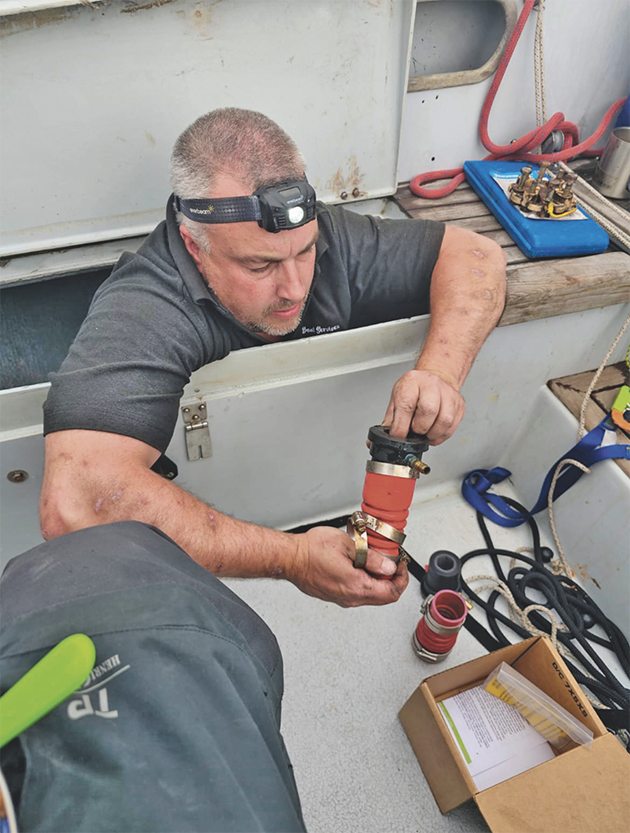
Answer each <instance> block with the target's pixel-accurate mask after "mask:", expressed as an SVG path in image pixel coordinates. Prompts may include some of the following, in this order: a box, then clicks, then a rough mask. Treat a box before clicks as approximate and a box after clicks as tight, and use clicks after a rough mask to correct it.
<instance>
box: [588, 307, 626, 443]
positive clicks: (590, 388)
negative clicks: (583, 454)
mask: <svg viewBox="0 0 630 833" xmlns="http://www.w3.org/2000/svg"><path fill="white" fill-rule="evenodd" d="M628 324H630V313H629V314H628V315H627V317H626V320H625V321H624V322H623V324H622V326H621V329H620V330H619V332H618V333H617V335H616V336H615V339H614V341H613V343H612V344H611V345H610V348H609V350H608V352H607V353H606V355H605V356H604V359H603V361H602V363H601V364H600V366H599V367H598V368H597V370H596V371H595V375H594V376H593V378H592V380H591V384H590V385H589V386H588V390H587V391H586V393H585V395H584V399H583V400H582V407H581V408H580V425H579V427H578V435H577V438H578V440H581V439H582V437H583V436H584V429H585V425H586V408H587V406H588V403H589V400H590V398H591V394H592V393H593V390H594V389H595V385H596V384H597V380H598V379H599V377H600V376H601V375H602V372H603V370H604V368H605V367H606V365H607V364H608V359H610V357H611V356H612V354H613V352H614V350H615V347H616V346H617V345H618V344H619V342H620V341H621V337H622V336H623V334H624V333H625V331H626V330H627V329H628Z"/></svg>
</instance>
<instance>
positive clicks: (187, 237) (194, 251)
mask: <svg viewBox="0 0 630 833" xmlns="http://www.w3.org/2000/svg"><path fill="white" fill-rule="evenodd" d="M179 233H180V235H181V238H182V240H183V241H184V245H185V246H186V249H187V250H188V254H189V255H190V256H191V257H192V259H193V260H194V261H195V263H196V265H197V269H199V271H200V272H201V258H200V257H199V253H200V251H201V247H200V246H199V243H197V241H196V240H195V238H194V237H193V236H192V234H191V233H190V229H188V228H186V226H185V225H183V224H182V225H180V227H179Z"/></svg>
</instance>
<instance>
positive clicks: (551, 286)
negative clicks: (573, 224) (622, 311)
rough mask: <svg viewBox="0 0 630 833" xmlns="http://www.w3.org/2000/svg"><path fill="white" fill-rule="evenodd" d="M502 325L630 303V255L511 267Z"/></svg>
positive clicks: (523, 264)
mask: <svg viewBox="0 0 630 833" xmlns="http://www.w3.org/2000/svg"><path fill="white" fill-rule="evenodd" d="M507 277H508V288H507V301H506V306H505V311H504V313H503V316H502V317H501V320H500V321H499V326H505V325H507V324H516V323H519V322H521V321H532V320H534V319H538V318H552V317H553V316H554V315H565V314H567V313H571V312H583V311H584V310H587V309H593V308H595V307H603V306H610V305H612V304H623V303H627V302H628V301H630V255H627V254H625V253H624V252H604V254H601V255H590V256H589V257H573V258H563V259H562V260H539V261H533V260H532V261H530V262H528V263H521V264H515V265H512V266H508V269H507Z"/></svg>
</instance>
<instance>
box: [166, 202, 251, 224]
mask: <svg viewBox="0 0 630 833" xmlns="http://www.w3.org/2000/svg"><path fill="white" fill-rule="evenodd" d="M175 211H181V212H182V214H184V215H185V216H186V217H188V219H189V220H195V221H196V222H197V223H248V222H258V220H260V216H261V215H260V203H259V201H258V197H221V198H219V199H216V200H210V199H208V200H182V199H180V198H179V197H175Z"/></svg>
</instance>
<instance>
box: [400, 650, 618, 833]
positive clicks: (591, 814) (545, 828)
mask: <svg viewBox="0 0 630 833" xmlns="http://www.w3.org/2000/svg"><path fill="white" fill-rule="evenodd" d="M501 662H507V663H509V664H510V665H512V666H513V667H514V668H515V669H516V670H517V671H519V672H520V673H521V674H524V675H525V676H526V677H527V678H528V679H530V680H531V681H532V682H533V683H535V684H536V685H537V686H539V687H540V688H541V689H542V690H543V691H544V692H545V693H546V694H548V695H549V696H550V697H552V698H553V699H554V700H556V702H558V703H559V704H560V705H561V706H563V707H564V708H565V709H566V710H567V711H569V712H570V713H571V714H572V715H573V716H574V717H576V718H577V719H578V720H579V721H580V722H581V723H583V724H584V725H585V726H588V728H589V729H591V731H592V732H593V736H594V737H593V746H592V748H591V749H590V750H589V749H585V748H583V747H579V746H575V747H574V748H571V749H568V750H567V751H564V752H562V753H561V754H558V755H557V756H556V757H555V758H553V759H552V760H550V761H547V762H546V763H544V764H540V765H539V766H536V767H534V768H533V769H530V770H528V771H527V772H522V773H521V774H520V775H517V776H515V777H514V778H510V779H508V780H507V781H503V782H502V783H500V784H497V785H496V786H494V787H491V788H490V789H487V790H483V791H478V790H477V788H476V787H475V783H474V781H473V779H472V777H471V776H470V774H469V772H468V769H467V767H466V764H465V762H464V761H463V759H462V757H461V755H460V752H459V750H458V748H457V746H456V744H455V742H454V740H453V739H452V737H451V734H450V732H449V730H448V727H447V725H446V723H445V721H444V719H443V717H442V714H441V712H440V711H439V709H438V707H437V703H438V702H439V701H440V700H443V699H445V698H446V697H450V696H452V695H454V694H458V693H459V692H460V691H464V690H465V689H467V688H472V687H473V686H474V685H479V684H480V683H482V682H483V681H484V680H485V679H486V677H487V676H488V675H489V674H490V673H491V672H492V671H493V670H494V669H495V668H496V667H497V666H498V665H499V664H500V663H501ZM399 717H400V721H401V723H402V725H403V727H404V729H405V732H406V733H407V737H408V738H409V741H410V743H411V745H412V747H413V750H414V752H415V753H416V757H417V758H418V761H419V763H420V766H421V767H422V771H423V772H424V775H425V777H426V779H427V781H428V783H429V786H430V787H431V791H432V793H433V795H434V797H435V800H436V801H437V803H438V806H439V808H440V810H441V811H442V812H443V813H448V812H449V810H453V809H455V808H456V807H459V806H460V805H461V804H464V803H465V802H466V801H468V800H470V799H471V798H472V799H474V801H475V802H476V803H477V805H478V806H479V809H480V810H481V812H482V814H483V816H484V818H485V820H486V822H487V823H488V826H489V827H490V829H491V830H492V831H496V833H525V831H527V833H550V831H567V833H568V832H569V831H570V833H594V832H595V831H597V833H625V831H628V830H630V755H628V753H627V752H626V751H625V750H624V748H623V747H622V745H621V744H620V743H619V741H618V740H617V738H615V737H614V736H613V735H611V734H610V733H609V732H608V731H607V730H606V728H605V727H604V725H603V723H602V722H601V720H600V719H599V718H598V717H597V715H596V713H595V710H594V709H593V707H592V706H591V704H590V703H589V702H588V700H587V699H586V697H585V696H584V693H583V692H582V691H581V689H580V688H579V686H578V685H577V683H576V682H575V679H574V678H573V676H572V675H571V673H570V672H569V670H568V669H567V667H566V665H565V663H564V662H563V660H562V658H561V656H560V654H558V652H557V651H556V650H555V648H554V647H553V646H552V644H551V642H550V641H549V640H548V639H547V638H546V637H533V638H532V639H528V640H526V641H524V642H520V643H518V644H516V645H510V646H508V647H507V648H502V649H501V650H499V651H494V652H493V653H491V654H487V655H486V656H484V657H480V658H479V659H475V660H473V661H472V662H467V663H465V664H464V665H459V666H457V667H456V668H451V669H450V670H448V671H443V672H442V673H440V674H436V675H435V676H433V677H429V678H428V679H426V680H425V681H424V682H423V683H422V684H421V685H420V686H419V687H418V688H417V689H416V690H415V692H414V693H413V694H412V695H411V697H410V698H409V700H407V702H406V703H405V705H404V706H403V707H402V709H401V710H400V714H399Z"/></svg>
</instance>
